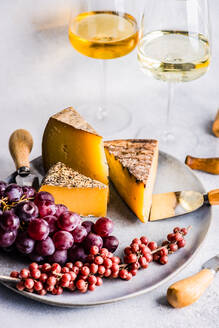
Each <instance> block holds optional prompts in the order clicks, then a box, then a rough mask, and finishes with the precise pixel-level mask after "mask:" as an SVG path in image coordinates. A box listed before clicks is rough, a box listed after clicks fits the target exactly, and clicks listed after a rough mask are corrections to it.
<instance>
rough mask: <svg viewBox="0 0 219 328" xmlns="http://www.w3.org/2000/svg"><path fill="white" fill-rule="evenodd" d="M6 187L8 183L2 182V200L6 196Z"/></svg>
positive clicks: (0, 191) (0, 187)
mask: <svg viewBox="0 0 219 328" xmlns="http://www.w3.org/2000/svg"><path fill="white" fill-rule="evenodd" d="M6 187H7V183H6V182H4V181H0V198H2V197H4V196H5V189H6Z"/></svg>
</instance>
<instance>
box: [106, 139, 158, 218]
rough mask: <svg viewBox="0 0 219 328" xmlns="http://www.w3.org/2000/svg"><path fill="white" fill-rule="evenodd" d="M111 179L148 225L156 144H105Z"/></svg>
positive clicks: (119, 142)
mask: <svg viewBox="0 0 219 328" xmlns="http://www.w3.org/2000/svg"><path fill="white" fill-rule="evenodd" d="M104 146H105V152H106V157H107V162H108V165H109V170H110V171H109V172H110V179H111V180H112V182H113V184H114V186H115V187H116V189H117V191H118V193H119V194H120V196H121V197H122V198H123V199H124V201H125V202H126V204H127V205H128V206H129V207H130V209H131V210H132V211H133V212H134V213H135V214H136V215H137V217H138V218H139V219H140V220H141V221H142V222H146V221H148V217H149V214H150V209H151V203H152V192H153V186H154V182H155V178H156V172H157V163H158V141H156V140H137V139H136V140H135V139H131V140H113V141H106V142H105V143H104Z"/></svg>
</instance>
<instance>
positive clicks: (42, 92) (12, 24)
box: [0, 0, 219, 328]
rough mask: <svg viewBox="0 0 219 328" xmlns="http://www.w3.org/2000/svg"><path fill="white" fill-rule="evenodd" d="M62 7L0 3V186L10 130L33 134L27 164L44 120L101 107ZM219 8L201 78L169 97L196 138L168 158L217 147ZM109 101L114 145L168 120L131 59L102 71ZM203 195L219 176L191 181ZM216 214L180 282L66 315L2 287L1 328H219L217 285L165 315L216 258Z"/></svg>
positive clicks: (214, 151)
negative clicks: (177, 294)
mask: <svg viewBox="0 0 219 328" xmlns="http://www.w3.org/2000/svg"><path fill="white" fill-rule="evenodd" d="M70 2H71V1H68V0H53V1H52V0H47V1H43V0H38V1H33V0H28V1H27V0H17V1H15V0H7V1H1V2H0V30H1V33H0V44H1V51H0V113H1V120H0V136H1V137H0V178H2V179H3V178H4V177H6V176H7V175H8V174H9V173H10V172H12V171H13V170H14V166H13V163H12V160H11V158H10V155H9V152H8V138H9V135H10V134H11V133H12V132H13V130H15V129H17V128H26V129H28V130H30V131H31V133H32V135H33V137H34V141H35V145H34V149H33V152H32V154H31V157H32V158H34V157H36V156H38V155H39V154H40V153H41V137H42V133H43V129H44V127H45V124H46V121H47V119H48V117H49V116H50V115H51V114H52V113H55V112H57V111H59V110H60V109H63V108H65V107H68V106H69V105H72V106H74V107H75V108H77V106H79V105H81V104H83V103H84V102H87V101H90V102H95V101H98V92H99V84H98V82H99V63H98V61H96V60H92V59H89V58H86V57H83V56H81V55H80V54H78V53H77V52H76V51H74V50H73V49H72V47H71V45H70V44H69V41H68V35H67V24H66V22H67V21H68V13H69V7H70ZM218 17H219V4H218V1H216V0H212V1H211V22H212V43H213V58H212V64H211V69H210V71H209V72H208V73H207V74H206V75H205V76H204V77H202V78H201V79H199V80H197V81H194V82H191V83H185V84H180V85H178V86H177V88H176V93H175V102H174V110H173V122H174V124H175V125H177V124H183V125H186V126H187V128H188V129H189V130H190V131H193V133H194V134H195V135H196V136H198V144H197V146H196V147H195V148H194V149H184V148H183V136H182V139H181V140H179V143H178V146H177V147H176V149H175V151H174V152H172V154H173V155H175V156H176V157H178V158H180V159H181V160H182V161H183V160H184V159H185V156H186V155H187V154H188V153H191V154H192V155H194V156H196V155H197V156H203V157H204V156H206V157H210V156H219V140H218V139H216V138H215V137H213V136H212V135H211V133H210V126H211V123H212V121H213V119H214V117H215V114H216V110H217V108H218V107H219V94H218V85H219V20H218ZM107 75H108V76H107V78H108V98H109V99H111V100H112V101H113V102H117V103H118V102H119V103H122V104H124V105H126V106H127V107H129V109H130V110H131V112H132V114H133V121H132V124H131V126H130V127H129V128H128V129H126V130H124V131H122V132H121V133H118V134H117V135H114V136H113V137H115V138H117V137H134V136H135V134H136V132H137V130H138V128H140V127H141V126H142V124H144V122H145V124H147V122H148V120H150V121H153V122H156V120H157V122H158V123H159V122H162V120H164V119H165V114H166V112H165V106H166V96H167V86H166V84H165V83H160V82H158V81H155V80H153V79H152V78H148V77H146V76H144V75H143V73H142V72H141V71H140V70H139V68H138V65H137V61H136V52H133V53H132V54H130V55H128V56H126V57H124V58H121V59H116V60H113V61H109V63H108V69H107ZM195 174H197V176H198V177H199V178H200V180H201V181H202V183H203V184H204V186H205V188H206V190H210V189H213V188H216V187H218V186H219V176H212V175H208V174H205V173H200V172H199V173H198V172H195ZM218 217H219V210H218V209H216V208H214V209H213V223H212V226H211V228H210V231H209V234H208V237H207V239H206V241H205V243H204V245H203V248H202V250H201V252H200V253H199V254H198V255H197V257H196V258H195V259H194V260H193V261H192V263H191V264H190V265H189V266H188V267H187V268H186V269H184V270H183V272H181V273H180V274H178V276H177V277H176V278H175V279H173V280H172V281H170V282H169V283H168V284H165V285H163V286H162V287H161V288H159V289H157V290H154V291H153V292H151V293H149V294H146V295H143V296H140V297H137V298H133V299H130V300H127V301H124V302H121V303H115V304H109V305H105V306H99V307H96V308H90V309H64V308H54V307H50V306H46V305H42V304H39V303H36V302H33V301H30V300H29V299H25V298H24V297H21V296H18V295H16V294H14V293H13V292H11V291H10V290H8V289H6V288H5V287H3V286H1V285H0V327H4V328H11V327H14V326H16V327H22V328H25V327H32V328H35V327H53V328H58V327H73V326H74V327H76V326H80V327H81V328H83V327H96V328H98V327H105V328H107V327H112V326H114V327H120V328H123V327H129V328H132V327H133V328H134V327H152V328H157V327H162V328H167V327H168V328H172V327H177V328H181V327H182V328H184V327H194V328H195V327H199V328H206V327H208V328H215V327H219V277H216V278H215V280H214V282H213V284H212V285H211V287H210V288H209V290H208V291H207V292H206V293H205V294H204V296H203V297H202V298H201V299H200V300H199V301H198V302H197V303H196V304H194V305H192V306H190V307H188V308H184V309H181V310H174V309H172V308H170V307H169V306H168V304H167V302H166V299H165V293H166V289H167V287H168V285H169V284H170V283H172V282H173V281H175V280H178V279H182V278H183V277H186V276H188V275H191V274H193V273H195V272H196V271H197V270H199V269H200V266H201V264H202V263H203V262H205V261H206V260H207V259H208V258H210V257H212V256H214V255H215V254H217V253H219V223H218V222H217V221H218V219H219V218H218Z"/></svg>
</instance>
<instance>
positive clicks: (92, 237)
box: [83, 232, 103, 253]
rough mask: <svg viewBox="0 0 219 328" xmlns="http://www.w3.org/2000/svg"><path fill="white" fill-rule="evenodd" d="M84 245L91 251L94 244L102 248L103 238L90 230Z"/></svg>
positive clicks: (87, 250)
mask: <svg viewBox="0 0 219 328" xmlns="http://www.w3.org/2000/svg"><path fill="white" fill-rule="evenodd" d="M83 245H84V248H85V251H86V252H87V253H89V252H90V249H91V247H92V246H97V247H99V249H101V248H102V246H103V239H102V238H101V237H100V236H98V235H96V234H95V233H93V232H90V233H89V234H88V235H87V237H86V239H85V240H84V243H83Z"/></svg>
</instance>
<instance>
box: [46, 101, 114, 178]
mask: <svg viewBox="0 0 219 328" xmlns="http://www.w3.org/2000/svg"><path fill="white" fill-rule="evenodd" d="M42 157H43V164H44V169H45V171H46V172H47V171H48V170H49V168H50V167H51V166H52V165H54V164H56V163H57V162H62V163H65V164H66V165H67V166H69V167H71V168H73V169H74V170H76V171H78V172H79V173H81V174H84V175H85V176H87V177H90V178H91V179H94V180H97V181H100V182H102V183H104V184H108V166H107V162H106V156H105V153H104V146H103V140H102V137H101V136H99V135H98V134H97V133H96V131H95V130H94V129H93V128H92V127H91V126H90V125H89V124H88V123H87V122H86V121H85V120H84V119H83V118H82V117H81V116H80V115H79V113H77V112H76V111H75V110H74V109H73V108H72V107H69V108H66V109H64V110H63V111H61V112H59V113H57V114H55V115H53V116H52V117H51V118H50V119H49V121H48V123H47V126H46V128H45V131H44V135H43V142H42Z"/></svg>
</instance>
